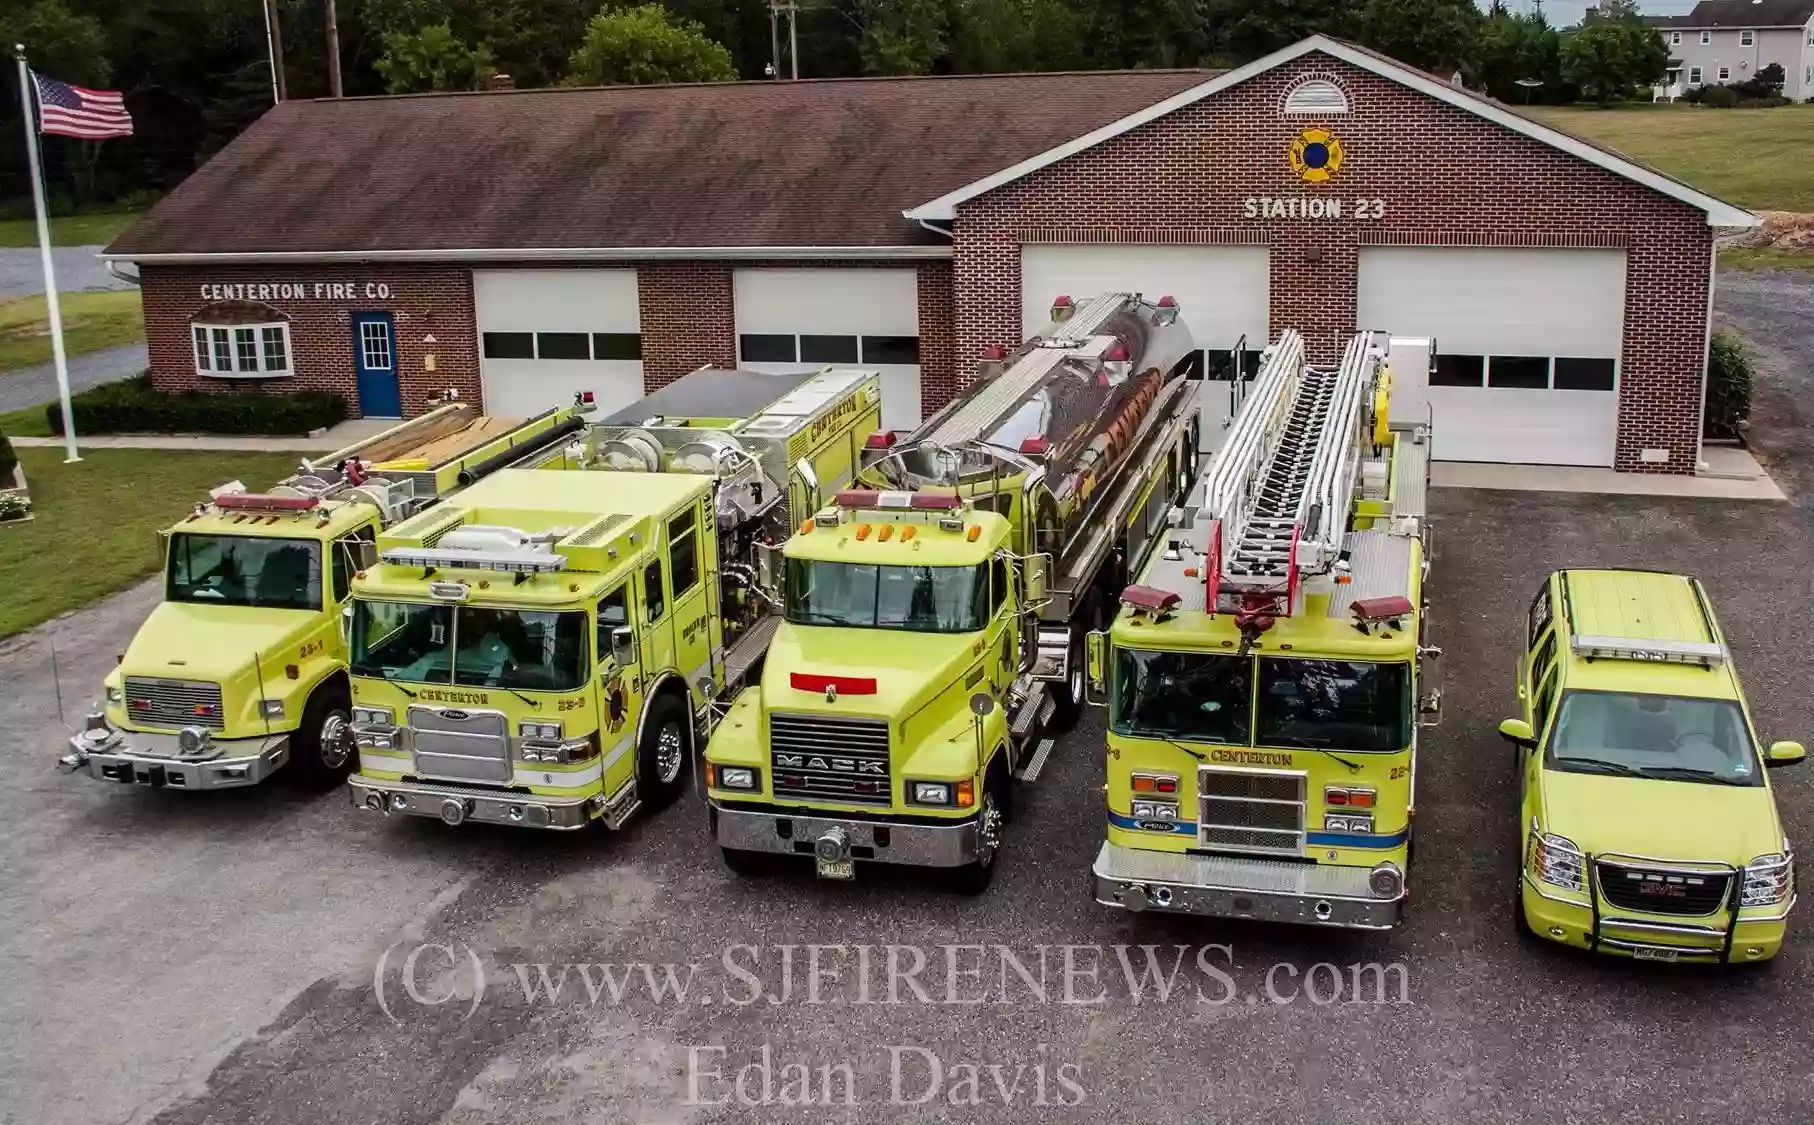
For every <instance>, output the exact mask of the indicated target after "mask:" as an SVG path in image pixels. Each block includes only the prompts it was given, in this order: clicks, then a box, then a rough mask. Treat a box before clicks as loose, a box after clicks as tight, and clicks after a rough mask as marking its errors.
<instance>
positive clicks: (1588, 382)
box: [1555, 356, 1619, 391]
mask: <svg viewBox="0 0 1814 1125" xmlns="http://www.w3.org/2000/svg"><path fill="white" fill-rule="evenodd" d="M1618 366H1619V365H1618V363H1617V362H1616V361H1614V360H1610V359H1581V358H1577V357H1574V356H1558V357H1557V358H1556V383H1555V386H1556V389H1557V390H1559V391H1611V390H1617V389H1618V384H1619V373H1618Z"/></svg>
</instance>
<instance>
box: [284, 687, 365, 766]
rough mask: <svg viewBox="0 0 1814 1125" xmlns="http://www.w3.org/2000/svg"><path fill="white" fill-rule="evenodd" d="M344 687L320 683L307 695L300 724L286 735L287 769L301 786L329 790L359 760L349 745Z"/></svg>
mask: <svg viewBox="0 0 1814 1125" xmlns="http://www.w3.org/2000/svg"><path fill="white" fill-rule="evenodd" d="M351 707H352V703H351V702H350V701H349V700H348V698H347V694H346V689H345V688H344V687H341V686H339V685H337V684H324V685H322V686H321V687H319V688H316V689H315V693H314V694H313V695H311V696H309V702H308V704H307V706H305V707H303V709H302V724H301V725H300V726H298V727H297V728H296V732H295V733H294V734H292V735H290V771H291V776H292V777H294V778H295V780H296V782H297V784H299V785H301V786H302V787H304V788H305V789H312V790H317V791H319V790H326V789H332V788H333V787H334V786H336V785H339V784H340V783H341V782H342V781H344V780H346V775H347V774H349V773H351V772H352V770H353V767H354V766H356V765H357V764H358V762H359V751H358V748H357V747H356V746H354V745H353V729H352V727H351V726H350V725H349V724H350V723H351V721H352V715H351V714H350V711H349V709H350V708H351Z"/></svg>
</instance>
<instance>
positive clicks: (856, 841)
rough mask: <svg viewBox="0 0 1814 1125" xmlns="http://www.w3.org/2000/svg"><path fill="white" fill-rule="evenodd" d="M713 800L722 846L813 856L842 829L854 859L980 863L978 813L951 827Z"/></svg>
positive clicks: (918, 863)
mask: <svg viewBox="0 0 1814 1125" xmlns="http://www.w3.org/2000/svg"><path fill="white" fill-rule="evenodd" d="M710 804H711V809H712V835H713V836H714V837H716V838H717V840H718V845H719V846H720V847H725V848H732V849H734V850H737V851H746V852H768V853H772V854H775V855H798V856H811V855H812V854H813V842H814V841H816V840H817V839H819V837H821V836H823V835H825V834H826V833H827V832H830V831H832V830H833V829H838V830H840V831H842V833H843V838H844V841H845V844H844V846H845V849H846V852H847V854H848V855H849V857H850V858H851V859H859V860H865V861H868V862H872V863H898V864H902V865H904V866H909V867H963V866H965V865H966V864H970V863H975V862H976V841H977V822H976V818H975V817H972V818H970V819H969V820H963V821H958V822H956V823H953V824H949V825H944V824H938V825H934V824H906V823H901V822H898V821H883V820H843V819H840V818H838V817H827V816H813V815H810V814H804V813H794V812H792V811H789V812H759V811H756V810H753V809H748V808H733V807H727V806H724V805H721V804H719V803H718V802H717V801H711V802H710Z"/></svg>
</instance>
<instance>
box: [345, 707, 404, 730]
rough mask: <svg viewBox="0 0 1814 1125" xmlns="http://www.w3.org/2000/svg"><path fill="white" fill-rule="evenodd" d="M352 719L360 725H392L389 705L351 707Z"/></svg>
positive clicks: (392, 720)
mask: <svg viewBox="0 0 1814 1125" xmlns="http://www.w3.org/2000/svg"><path fill="white" fill-rule="evenodd" d="M353 721H354V722H355V723H358V724H359V725H360V726H366V727H388V726H390V725H392V723H393V722H394V719H393V717H392V715H391V709H390V708H389V707H355V708H353Z"/></svg>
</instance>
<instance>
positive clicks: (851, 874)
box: [818, 859, 857, 879]
mask: <svg viewBox="0 0 1814 1125" xmlns="http://www.w3.org/2000/svg"><path fill="white" fill-rule="evenodd" d="M818 863H819V878H821V879H855V878H856V877H857V861H856V860H854V859H821V860H819V861H818Z"/></svg>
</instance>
